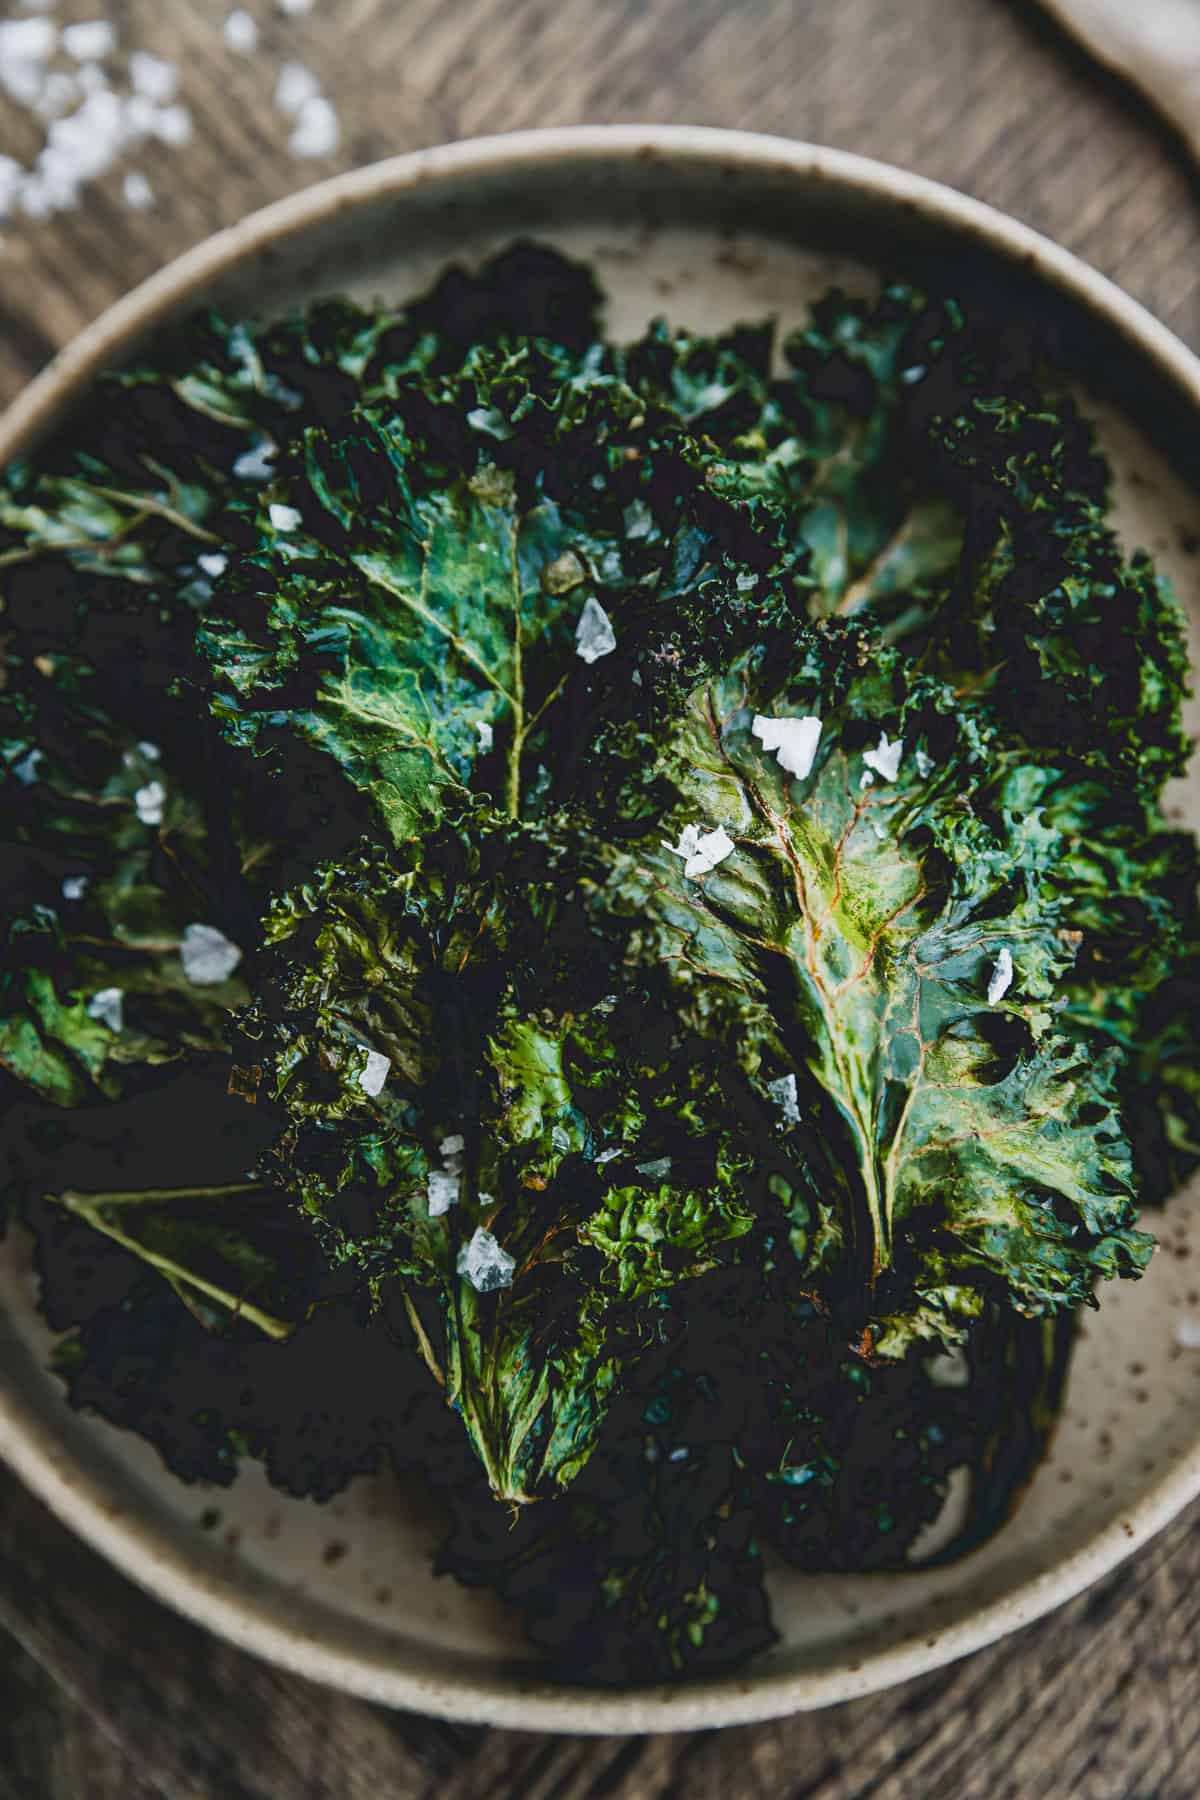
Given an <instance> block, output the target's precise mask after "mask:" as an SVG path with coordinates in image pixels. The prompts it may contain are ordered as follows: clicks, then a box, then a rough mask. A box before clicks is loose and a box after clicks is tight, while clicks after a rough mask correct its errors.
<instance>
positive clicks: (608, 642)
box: [575, 594, 617, 663]
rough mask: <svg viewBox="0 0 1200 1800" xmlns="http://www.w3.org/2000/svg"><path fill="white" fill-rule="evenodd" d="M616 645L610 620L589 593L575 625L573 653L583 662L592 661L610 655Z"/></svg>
mask: <svg viewBox="0 0 1200 1800" xmlns="http://www.w3.org/2000/svg"><path fill="white" fill-rule="evenodd" d="M616 647H617V634H616V632H615V631H614V630H613V627H612V620H611V619H610V618H609V616H608V614H607V613H606V612H605V610H604V608H603V607H602V606H601V604H600V602H599V601H598V600H596V599H595V598H593V596H592V595H591V594H589V595H588V597H587V599H586V600H585V601H584V606H583V611H582V612H581V613H580V615H579V623H578V625H577V626H576V627H575V654H576V655H577V656H581V657H582V658H583V660H584V662H585V663H594V662H598V661H599V659H600V658H601V657H602V656H609V655H611V653H612V652H613V651H614V650H615V649H616Z"/></svg>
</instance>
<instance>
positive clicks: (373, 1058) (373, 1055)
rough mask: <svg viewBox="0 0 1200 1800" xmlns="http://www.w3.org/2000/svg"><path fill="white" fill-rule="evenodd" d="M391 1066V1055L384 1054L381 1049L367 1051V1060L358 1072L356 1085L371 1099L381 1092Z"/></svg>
mask: <svg viewBox="0 0 1200 1800" xmlns="http://www.w3.org/2000/svg"><path fill="white" fill-rule="evenodd" d="M391 1066H392V1059H391V1057H390V1056H385V1055H384V1054H383V1052H382V1050H368V1051H367V1060H366V1062H365V1063H364V1064H363V1067H362V1068H361V1069H360V1070H359V1072H358V1085H359V1087H360V1088H361V1089H362V1091H363V1093H364V1094H367V1095H368V1096H369V1097H370V1098H371V1099H372V1100H374V1098H375V1096H376V1095H377V1094H382V1092H383V1084H384V1082H385V1081H386V1080H387V1078H388V1072H389V1070H390V1069H391Z"/></svg>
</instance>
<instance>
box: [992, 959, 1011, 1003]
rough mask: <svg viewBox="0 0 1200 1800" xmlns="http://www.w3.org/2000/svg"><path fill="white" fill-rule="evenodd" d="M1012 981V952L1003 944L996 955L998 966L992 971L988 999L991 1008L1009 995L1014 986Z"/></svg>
mask: <svg viewBox="0 0 1200 1800" xmlns="http://www.w3.org/2000/svg"><path fill="white" fill-rule="evenodd" d="M1012 981H1013V958H1012V951H1011V950H1010V949H1009V947H1008V945H1007V944H1002V945H1001V947H1000V949H999V950H998V951H997V953H996V965H995V967H994V968H993V970H992V975H991V980H990V981H989V982H988V990H987V997H988V1005H989V1006H995V1005H996V1002H997V1001H998V1000H1003V998H1004V996H1005V994H1007V992H1008V990H1009V988H1010V987H1011V986H1012Z"/></svg>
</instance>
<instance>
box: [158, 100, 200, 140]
mask: <svg viewBox="0 0 1200 1800" xmlns="http://www.w3.org/2000/svg"><path fill="white" fill-rule="evenodd" d="M151 130H152V131H153V133H154V136H155V137H156V138H159V139H160V140H161V141H162V142H163V143H164V144H175V145H178V144H186V143H187V141H188V139H189V138H190V137H191V135H192V115H191V113H190V112H189V111H188V109H187V107H186V106H179V105H175V106H164V107H162V108H161V109H160V110H159V112H158V114H157V117H156V118H155V120H154V123H153V125H152V126H151Z"/></svg>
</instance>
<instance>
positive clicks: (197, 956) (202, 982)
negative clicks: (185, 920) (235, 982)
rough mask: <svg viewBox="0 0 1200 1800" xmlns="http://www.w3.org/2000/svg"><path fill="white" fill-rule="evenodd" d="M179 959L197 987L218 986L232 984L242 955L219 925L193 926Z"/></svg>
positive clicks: (190, 926)
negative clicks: (231, 978) (223, 983)
mask: <svg viewBox="0 0 1200 1800" xmlns="http://www.w3.org/2000/svg"><path fill="white" fill-rule="evenodd" d="M179 960H180V962H181V963H182V964H183V972H184V974H185V975H186V976H187V978H188V980H189V981H190V982H191V983H192V986H193V987H217V986H219V985H220V983H221V982H222V981H228V979H229V977H230V976H231V975H232V974H233V971H234V970H235V969H236V968H237V966H238V964H239V963H240V962H241V960H242V953H241V951H240V950H239V949H238V947H237V945H236V944H235V943H232V942H231V941H230V939H229V938H227V937H226V936H225V933H224V932H223V931H218V930H217V928H216V926H215V925H189V926H188V927H187V928H186V930H185V931H184V934H183V942H182V943H181V944H180V946H179Z"/></svg>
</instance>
